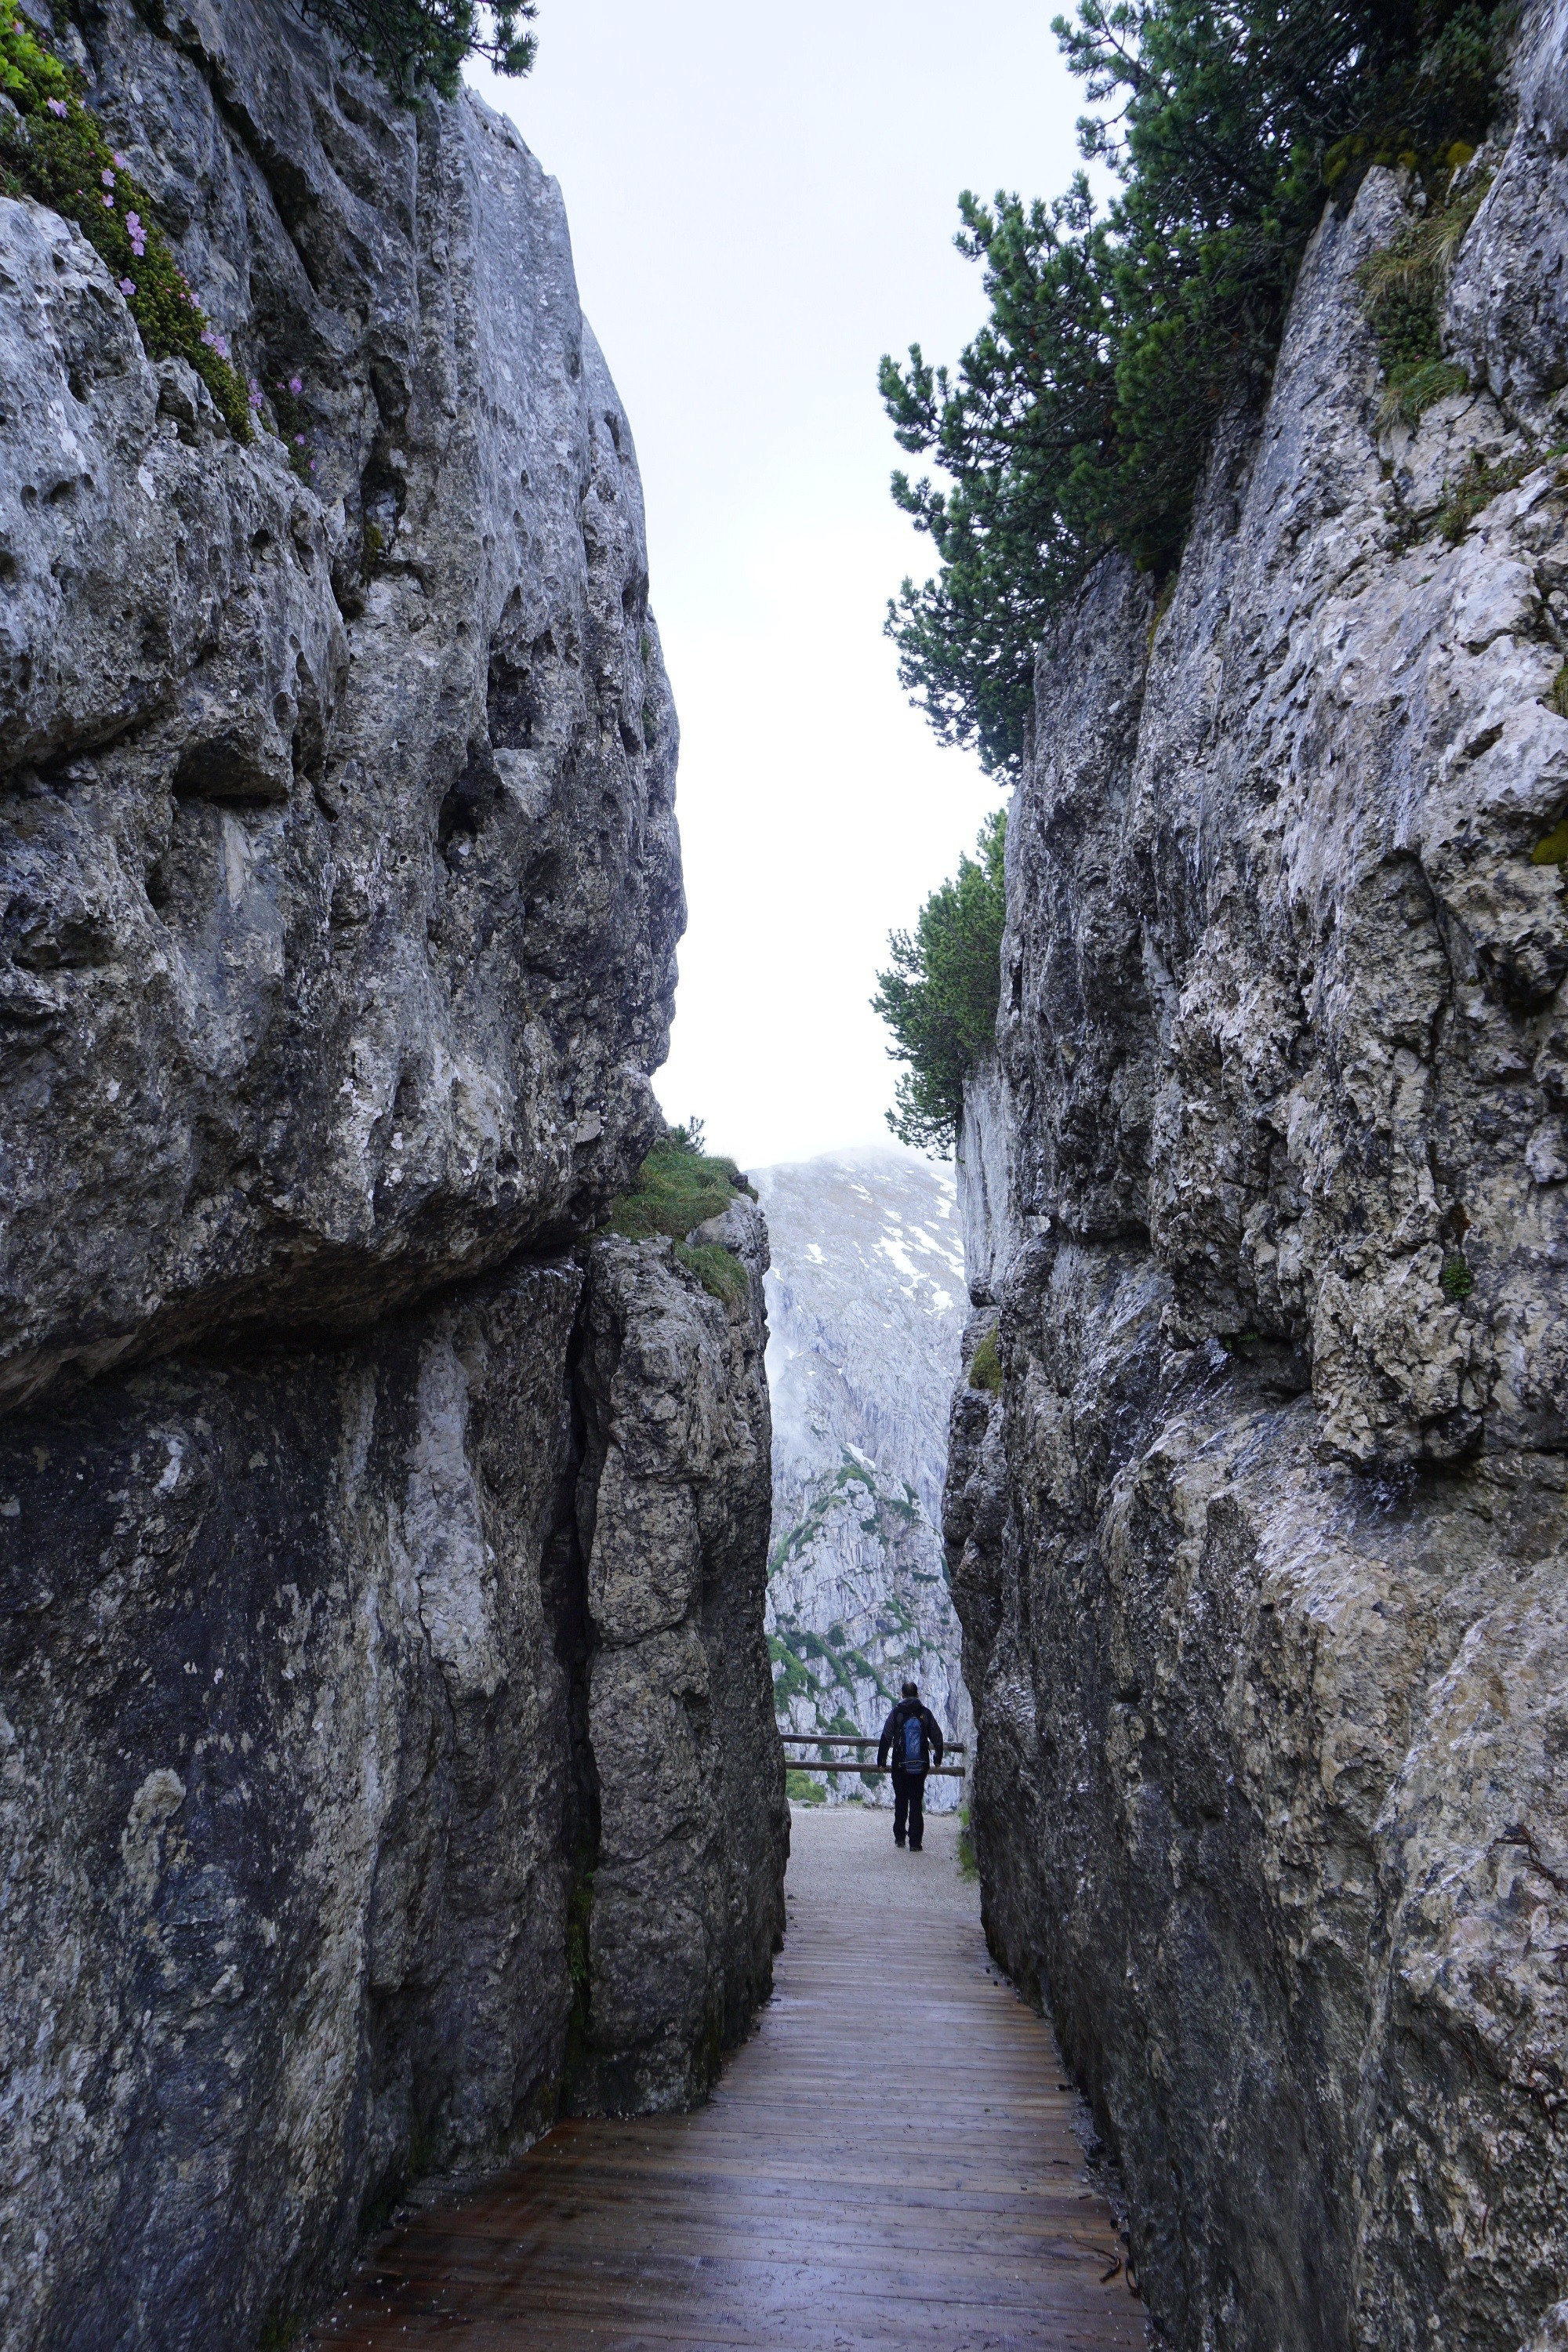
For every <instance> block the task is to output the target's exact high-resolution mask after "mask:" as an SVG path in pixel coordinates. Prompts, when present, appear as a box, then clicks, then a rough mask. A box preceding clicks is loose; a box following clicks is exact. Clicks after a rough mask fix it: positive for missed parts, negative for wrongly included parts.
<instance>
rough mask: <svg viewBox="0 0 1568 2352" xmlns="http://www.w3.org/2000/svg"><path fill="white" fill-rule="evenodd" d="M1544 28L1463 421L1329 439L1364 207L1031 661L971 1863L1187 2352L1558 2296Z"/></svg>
mask: <svg viewBox="0 0 1568 2352" xmlns="http://www.w3.org/2000/svg"><path fill="white" fill-rule="evenodd" d="M1565 38H1568V19H1565V17H1564V13H1563V10H1562V9H1561V8H1553V7H1550V6H1537V7H1535V8H1533V9H1531V10H1530V11H1528V12H1527V14H1526V16H1525V19H1524V22H1523V26H1522V28H1521V41H1520V47H1519V50H1518V54H1517V58H1516V64H1515V70H1514V85H1513V97H1514V100H1515V101H1516V114H1515V117H1514V119H1513V120H1512V121H1511V123H1510V126H1508V127H1506V128H1505V130H1504V131H1503V132H1502V133H1501V134H1500V136H1499V138H1498V140H1497V141H1496V142H1495V143H1494V145H1493V147H1492V148H1491V149H1490V150H1489V152H1487V153H1486V154H1484V155H1483V156H1482V157H1481V158H1480V159H1479V163H1478V164H1477V166H1476V167H1475V168H1476V169H1477V170H1478V172H1482V171H1492V172H1495V177H1493V178H1492V179H1491V180H1490V183H1489V193H1488V194H1487V195H1486V198H1485V201H1484V203H1483V204H1482V205H1481V207H1480V210H1479V215H1478V216H1477V218H1476V220H1475V222H1474V225H1473V226H1472V227H1471V228H1470V230H1469V232H1468V236H1466V238H1465V241H1464V244H1463V246H1462V247H1461V248H1460V250H1459V253H1458V258H1457V262H1456V266H1455V270H1454V275H1453V278H1452V282H1451V287H1450V292H1449V297H1448V307H1447V341H1448V345H1449V349H1450V352H1452V353H1453V354H1454V355H1455V356H1456V357H1457V358H1458V359H1459V360H1460V361H1461V362H1463V363H1464V365H1465V366H1466V367H1467V369H1468V371H1469V373H1470V375H1471V378H1472V384H1473V389H1472V390H1471V392H1470V393H1468V394H1462V395H1458V396H1456V397H1451V398H1449V399H1447V400H1445V401H1443V402H1441V403H1439V404H1438V405H1437V406H1436V407H1434V408H1432V409H1430V410H1429V411H1428V412H1427V413H1426V415H1425V416H1424V417H1423V418H1422V420H1421V422H1420V424H1419V425H1418V427H1417V428H1416V429H1415V430H1414V431H1413V432H1412V431H1411V430H1409V429H1408V428H1398V429H1396V430H1394V431H1393V432H1384V433H1382V434H1381V435H1380V429H1379V424H1378V397H1379V388H1380V387H1379V377H1378V373H1377V366H1376V356H1375V352H1374V349H1373V344H1372V341H1371V338H1370V336H1369V333H1368V331H1367V329H1366V326H1365V323H1364V320H1363V314H1362V310H1361V304H1360V300H1359V298H1358V292H1357V288H1356V284H1355V278H1354V273H1355V270H1356V268H1357V267H1358V265H1359V263H1360V262H1361V261H1362V259H1363V257H1365V256H1366V255H1367V254H1368V253H1370V252H1371V251H1372V250H1373V249H1374V248H1375V247H1378V246H1381V245H1384V244H1385V243H1387V242H1388V240H1389V239H1390V238H1391V237H1392V236H1394V233H1395V232H1396V231H1397V229H1398V227H1399V226H1400V224H1401V222H1402V221H1403V220H1404V219H1405V217H1407V213H1406V204H1407V201H1408V199H1407V192H1406V191H1405V188H1404V187H1403V186H1402V184H1401V183H1400V182H1399V180H1398V179H1397V178H1396V177H1395V176H1394V175H1392V174H1388V173H1378V172H1373V173H1371V174H1370V175H1369V177H1368V178H1367V180H1366V181H1365V183H1364V184H1363V186H1362V188H1361V190H1360V192H1359V194H1358V196H1357V199H1356V201H1355V204H1354V206H1353V209H1352V211H1351V212H1350V214H1349V215H1348V217H1341V216H1339V215H1336V214H1333V213H1331V214H1330V215H1328V216H1327V217H1326V218H1325V220H1324V221H1323V223H1322V225H1321V228H1320V230H1319V232H1318V234H1317V236H1316V237H1315V239H1314V242H1313V245H1312V247H1311V248H1310V252H1309V255H1308V257H1307V259H1306V263H1305V265H1304V268H1303V270H1302V273H1301V278H1300V284H1299V287H1298V290H1297V294H1296V298H1295V302H1294V306H1293V309H1292V312H1291V316H1290V320H1289V329H1288V332H1287V335H1286V339H1285V344H1284V348H1283V351H1282V353H1281V356H1280V360H1279V367H1278V370H1277V373H1276V377H1275V381H1274V384H1273V387H1272V390H1271V394H1270V397H1269V400H1268V406H1267V410H1266V413H1265V414H1264V415H1262V416H1261V417H1260V418H1259V419H1257V420H1249V419H1246V418H1236V419H1233V420H1232V421H1231V424H1230V425H1229V427H1228V429H1227V430H1226V432H1225V433H1224V434H1222V436H1221V439H1220V446H1218V447H1217V449H1216V451H1215V457H1214V459H1213V463H1212V466H1211V469H1210V474H1209V478H1208V480H1207V483H1206V486H1205V491H1204V494H1203V497H1202V499H1201V500H1200V504H1199V509H1198V512H1197V515H1196V518H1195V520H1194V528H1193V531H1192V534H1191V538H1190V541H1189V544H1188V547H1187V550H1186V552H1185V555H1184V561H1183V563H1182V566H1181V569H1180V572H1179V576H1178V577H1177V578H1176V580H1175V581H1174V583H1173V584H1172V585H1170V586H1168V587H1167V589H1166V590H1165V591H1164V592H1162V591H1161V589H1160V588H1159V586H1158V585H1157V583H1154V582H1152V581H1151V580H1148V579H1145V578H1141V577H1139V576H1137V575H1135V574H1133V573H1131V572H1129V571H1127V570H1126V569H1124V568H1122V567H1121V566H1120V565H1119V564H1118V563H1117V562H1112V561H1108V562H1104V563H1103V564H1102V565H1101V566H1100V569H1099V570H1098V572H1096V573H1095V575H1094V576H1093V577H1092V579H1091V580H1090V582H1089V585H1088V587H1087V588H1086V590H1085V592H1084V593H1083V595H1082V597H1081V599H1080V600H1079V604H1078V605H1077V607H1076V609H1075V610H1073V611H1072V612H1071V613H1070V614H1068V616H1067V617H1066V618H1065V620H1064V621H1063V623H1062V624H1061V625H1060V626H1059V627H1058V631H1057V633H1056V635H1055V636H1054V637H1053V639H1052V641H1051V642H1050V643H1049V644H1047V646H1044V647H1043V648H1042V650H1041V655H1040V660H1039V665H1038V670H1037V701H1036V719H1035V731H1034V751H1033V754H1032V757H1031V759H1030V761H1029V763H1028V767H1027V772H1026V775H1025V777H1024V780H1023V782H1021V784H1020V786H1019V789H1018V791H1017V793H1016V799H1015V803H1014V807H1013V811H1012V815H1011V818H1010V822H1009V828H1008V885H1007V891H1008V923H1007V935H1006V941H1005V950H1004V970H1003V996H1002V1008H1001V1013H1000V1016H999V1021H998V1033H997V1034H998V1078H997V1080H996V1081H988V1082H987V1086H986V1087H985V1089H984V1100H977V1102H976V1104H975V1105H974V1106H973V1110H974V1131H975V1132H976V1134H978V1133H979V1132H980V1131H981V1130H982V1129H984V1132H985V1134H986V1135H987V1136H988V1138H989V1139H990V1141H989V1142H988V1144H987V1151H988V1152H989V1153H990V1154H991V1156H989V1157H987V1159H986V1163H985V1164H986V1168H987V1171H994V1136H995V1129H996V1122H997V1118H998V1115H999V1114H998V1105H997V1098H996V1089H997V1085H998V1083H999V1086H1000V1089H1001V1095H1002V1105H1001V1112H1000V1116H1001V1122H1002V1126H1003V1129H1004V1130H1005V1161H1006V1168H1007V1176H1006V1187H1005V1189H1006V1193H1007V1199H1006V1204H1005V1212H1004V1213H1001V1214H1000V1215H999V1214H998V1213H997V1211H996V1208H995V1205H994V1200H993V1202H992V1205H991V1207H990V1210H989V1212H988V1213H982V1211H981V1208H980V1206H979V1205H978V1204H976V1205H975V1207H974V1212H973V1222H972V1230H973V1231H974V1232H976V1233H978V1234H980V1235H981V1237H982V1239H983V1240H984V1236H985V1235H986V1234H990V1235H992V1236H994V1235H995V1234H998V1233H1000V1234H1001V1235H1002V1237H1003V1247H1002V1250H1001V1253H1000V1263H997V1262H995V1260H994V1255H988V1253H987V1250H986V1249H984V1248H983V1249H982V1250H981V1251H980V1253H979V1256H978V1262H977V1263H975V1264H974V1265H973V1267H972V1276H973V1296H974V1298H975V1301H976V1307H977V1313H976V1315H975V1318H974V1320H973V1323H972V1326H971V1330H970V1335H969V1342H968V1344H969V1347H970V1349H973V1346H974V1345H975V1344H976V1343H977V1341H978V1339H979V1338H980V1337H981V1336H982V1334H983V1333H984V1330H985V1329H987V1328H991V1327H993V1326H995V1325H998V1324H999V1338H1000V1347H1001V1354H1002V1359H1003V1364H1004V1369H1005V1383H1004V1388H1003V1391H1002V1393H1001V1395H1000V1396H999V1397H996V1398H993V1397H992V1396H991V1395H989V1394H988V1393H987V1392H985V1391H982V1390H976V1389H972V1388H970V1387H968V1386H967V1385H965V1386H963V1387H961V1389H960V1391H959V1392H958V1396H957V1399H956V1402H955V1407H954V1415H953V1425H952V1454H951V1459H950V1475H949V1486H948V1498H947V1517H946V1533H947V1538H948V1542H949V1552H950V1559H951V1561H952V1576H953V1591H954V1595H955V1599H956V1600H957V1602H958V1605H959V1609H960V1613H961V1615H962V1617H963V1623H964V1629H965V1671H966V1674H967V1675H968V1677H969V1680H970V1684H971V1688H972V1690H973V1694H974V1697H975V1701H976V1709H977V1714H978V1717H979V1722H980V1735H979V1758H978V1778H977V1789H976V1798H975V1829H976V1840H977V1845H978V1848H979V1853H980V1860H981V1867H982V1874H983V1880H984V1899H985V1910H986V1919H987V1924H988V1928H989V1932H990V1934H991V1937H992V1939H993V1942H994V1947H995V1948H996V1949H997V1951H998V1952H999V1954H1000V1955H1001V1956H1002V1958H1004V1959H1005V1963H1006V1965H1007V1966H1008V1967H1009V1968H1010V1969H1013V1970H1014V1971H1015V1973H1016V1975H1017V1976H1018V1977H1019V1978H1020V1979H1023V1980H1025V1981H1026V1983H1028V1984H1029V1985H1030V1986H1031V1987H1032V1988H1035V1989H1037V1990H1038V1991H1039V1992H1040V1994H1041V1995H1042V1996H1043V1997H1044V1998H1045V1999H1046V2000H1047V2001H1048V2003H1049V2005H1050V2008H1051V2011H1052V2012H1053V2015H1054V2017H1055V2019H1056V2022H1057V2025H1058V2031H1059V2032H1060V2035H1061V2038H1062V2042H1063V2046H1064V2049H1065V2050H1066V2052H1067V2053H1068V2061H1069V2063H1070V2064H1071V2065H1072V2066H1073V2067H1074V2068H1075V2070H1076V2071H1077V2073H1078V2074H1079V2077H1080V2079H1081V2080H1082V2082H1083V2083H1084V2084H1085V2086H1086V2088H1087V2089H1088V2091H1089V2095H1090V2098H1091V2100H1092V2102H1093V2104H1094V2107H1095V2111H1096V2114H1097V2116H1098V2117H1099V2119H1100V2126H1101V2128H1102V2130H1103V2131H1104V2133H1105V2135H1106V2137H1108V2139H1109V2140H1110V2142H1111V2143H1112V2144H1113V2146H1114V2148H1115V2151H1116V2153H1117V2154H1118V2156H1119V2157H1120V2158H1121V2163H1122V2166H1123V2167H1124V2169H1125V2173H1126V2178H1127V2182H1128V2187H1129V2190H1130V2194H1131V2205H1132V2218H1133V2231H1134V2243H1135V2247H1136V2252H1137V2258H1138V2268H1139V2272H1140V2273H1141V2276H1142V2281H1143V2284H1144V2285H1145V2288H1146V2291H1147V2293H1148V2296H1149V2299H1150V2302H1151V2305H1152V2308H1153V2311H1154V2314H1155V2315H1156V2317H1157V2318H1158V2319H1159V2321H1160V2322H1161V2324H1162V2325H1163V2326H1164V2327H1165V2328H1166V2329H1167V2330H1168V2331H1169V2333H1170V2335H1171V2336H1172V2338H1173V2342H1174V2343H1175V2344H1176V2345H1178V2346H1179V2347H1184V2352H1185V2347H1192V2352H1197V2348H1198V2347H1205V2352H1208V2347H1214V2348H1215V2352H1219V2347H1224V2352H1243V2347H1245V2352H1296V2347H1312V2352H1349V2347H1356V2352H1428V2347H1433V2346H1436V2345H1438V2344H1441V2345H1442V2346H1444V2347H1466V2352H1516V2347H1521V2345H1523V2344H1525V2343H1526V2341H1527V2340H1529V2339H1533V2340H1537V2341H1539V2342H1541V2343H1546V2342H1550V2341H1554V2340H1555V2332H1556V2331H1557V2330H1559V2329H1560V2327H1561V2319H1560V2317H1559V2318H1558V2319H1557V2320H1555V2321H1553V2320H1552V2318H1551V2316H1550V2315H1551V2311H1552V2306H1553V2305H1555V2304H1557V2302H1558V2301H1559V2299H1560V2298H1561V2297H1562V2296H1563V2294H1564V2291H1565V2288H1568V2227H1565V2222H1564V2216H1565V2215H1568V2139H1565V2132H1564V2114H1565V2107H1564V2099H1565V2093H1568V2080H1565V2076H1564V2061H1563V2050H1564V2028H1565V2026H1568V2010H1565V2007H1564V2003H1565V1998H1568V1996H1565V1993H1564V1979H1563V1959H1562V1956H1563V1953H1564V1952H1565V1951H1568V1845H1565V1844H1564V1840H1563V1819H1564V1804H1565V1801H1568V1781H1565V1779H1564V1760H1563V1759H1564V1758H1565V1757H1568V1610H1565V1605H1564V1598H1563V1595H1564V1591H1565V1589H1568V1586H1565V1578H1564V1569H1565V1567H1568V1461H1565V1458H1564V1420H1563V1405H1564V1396H1565V1393H1568V1390H1565V1380H1564V1372H1565V1358H1564V1349H1565V1346H1568V1319H1565V1314H1564V1301H1565V1300H1568V1286H1565V1284H1564V1274H1565V1271H1568V1191H1565V1185H1568V1130H1565V1129H1564V1124H1563V1119H1564V1111H1565V1109H1568V1023H1565V1018H1564V1012H1563V993H1562V988H1561V982H1562V981H1563V974H1564V971H1568V908H1565V907H1564V893H1563V872H1564V868H1563V865H1562V864H1561V863H1560V862H1547V861H1548V860H1549V859H1551V858H1552V856H1553V855H1554V853H1553V849H1552V842H1551V840H1550V839H1549V836H1551V835H1552V834H1553V831H1554V828H1556V827H1557V826H1558V825H1559V824H1560V821H1561V820H1562V819H1563V814H1564V810H1565V807H1568V719H1565V718H1564V717H1563V715H1562V714H1563V708H1568V705H1565V704H1563V695H1562V688H1561V685H1560V678H1561V677H1562V675H1563V669H1564V653H1565V650H1568V604H1565V602H1564V597H1563V589H1564V586H1565V585H1568V497H1565V492H1564V485H1563V478H1562V475H1561V473H1560V457H1559V454H1558V451H1559V448H1560V437H1559V436H1560V434H1561V430H1562V428H1561V424H1560V421H1559V417H1558V407H1557V404H1558V398H1559V394H1558V387H1559V386H1561V385H1562V384H1563V382H1564V381H1565V380H1568V349H1565V337H1564V326H1563V317H1562V300H1563V293H1562V289H1563V284H1564V282H1568V277H1565V273H1564V269H1563V259H1564V249H1565V244H1568V208H1565V207H1564V204H1563V169H1564V165H1563V155H1564V152H1568V150H1565V144H1564V142H1565V141H1568V52H1565ZM1542 845H1544V846H1545V855H1544V856H1543V859H1542V861H1541V862H1537V860H1536V857H1535V855H1534V853H1535V851H1536V850H1537V848H1538V847H1539V846H1542ZM967 1140H968V1133H967V1131H966V1142H967ZM974 1156H975V1154H974V1150H973V1149H972V1150H971V1152H970V1157H971V1159H973V1157H974ZM963 1172H964V1176H965V1179H966V1181H968V1180H969V1178H970V1174H971V1171H970V1170H969V1168H968V1167H966V1168H965V1170H964V1171H963ZM990 1181H991V1187H992V1192H993V1193H994V1174H993V1175H992V1176H991V1179H990ZM1538 2330H1539V2331H1541V2332H1540V2334H1539V2336H1537V2331H1538Z"/></svg>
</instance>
